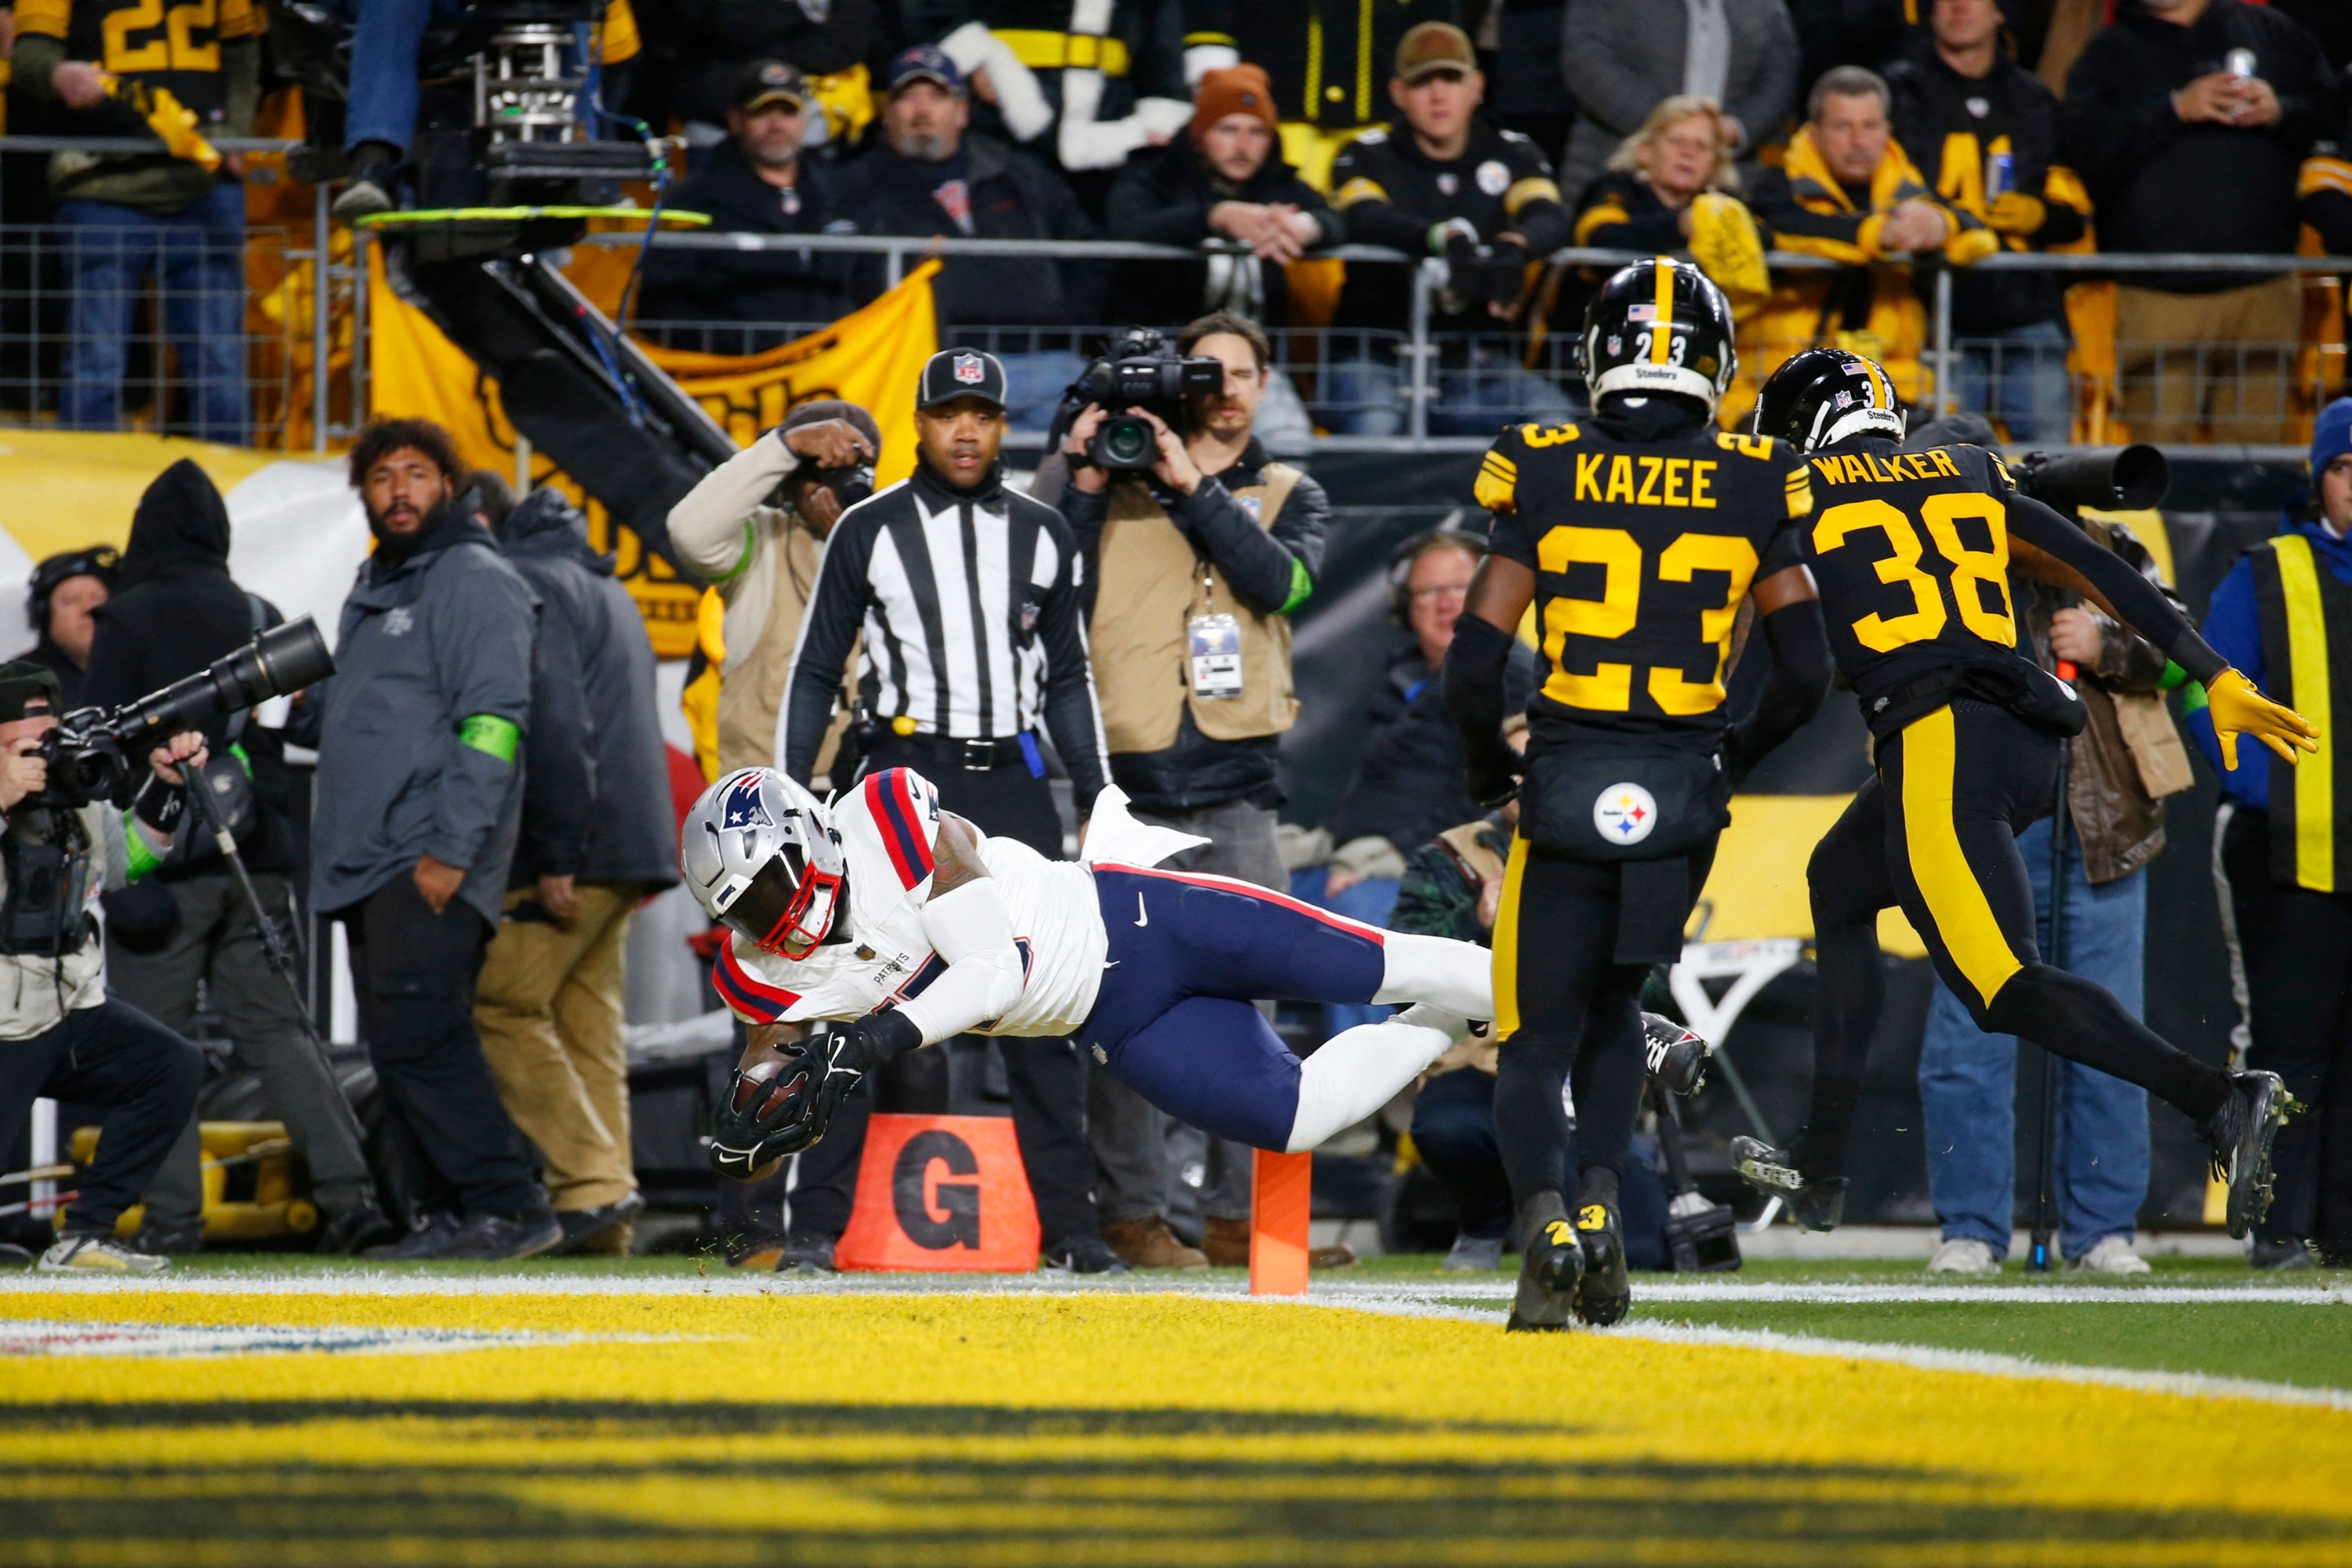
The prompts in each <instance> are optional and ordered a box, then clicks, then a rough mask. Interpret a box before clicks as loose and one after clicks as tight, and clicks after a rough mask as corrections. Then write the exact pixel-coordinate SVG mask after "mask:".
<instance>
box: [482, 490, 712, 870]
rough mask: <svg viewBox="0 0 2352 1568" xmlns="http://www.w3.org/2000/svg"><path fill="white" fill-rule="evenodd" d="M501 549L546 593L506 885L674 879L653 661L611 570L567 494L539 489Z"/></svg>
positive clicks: (502, 537)
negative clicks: (548, 879) (516, 837)
mask: <svg viewBox="0 0 2352 1568" xmlns="http://www.w3.org/2000/svg"><path fill="white" fill-rule="evenodd" d="M499 547H500V548H501V549H503V550H504V551H505V552H506V556H507V559H508V560H509V562H511V563H513V564H514V568H515V570H516V571H518V572H520V573H521V574H522V576H523V581H524V582H526V583H528V584H530V588H531V592H533V593H535V594H537V595H539V645H538V653H537V658H536V661H535V664H534V667H533V669H532V679H531V714H530V728H529V729H528V731H526V732H525V736H526V738H525V741H524V758H525V762H524V767H523V781H524V782H523V807H522V840H521V842H520V844H518V845H517V846H516V847H515V857H514V863H513V868H512V869H511V870H510V871H509V875H508V885H509V887H516V888H524V887H529V886H530V885H531V884H532V883H533V882H535V881H536V880H538V879H539V878H540V877H541V876H542V875H553V876H574V877H577V878H578V879H580V880H582V881H583V882H604V883H627V884H633V885H635V887H637V888H639V889H643V890H646V891H651V890H654V889H660V888H667V887H670V886H672V885H674V884H675V883H676V882H677V849H676V846H675V843H674V841H673V834H674V831H675V829H674V824H675V823H676V820H677V818H676V817H675V816H674V815H673V814H672V811H671V806H670V794H669V756H668V753H667V751H666V750H665V748H664V744H663V742H662V735H661V720H660V717H659V715H658V711H657V710H656V706H655V704H656V696H655V693H654V649H653V644H652V643H651V642H650V641H649V640H648V639H647V638H646V623H645V619H644V617H643V616H640V615H639V614H638V612H637V605H636V601H635V600H634V599H632V598H631V597H630V596H629V591H628V590H627V589H626V588H624V587H623V586H621V584H620V583H619V582H618V581H617V580H616V579H615V578H614V575H613V558H612V557H611V556H609V555H600V554H598V553H597V552H595V551H594V550H593V549H592V548H590V546H589V543H588V520H587V519H586V518H584V517H583V516H582V515H581V514H580V512H579V510H577V509H576V508H574V507H573V506H572V504H571V502H569V501H567V500H564V498H563V495H562V492H561V491H558V490H551V489H539V490H533V491H532V492H531V493H530V495H528V496H526V497H524V498H523V500H522V501H521V503H520V504H519V505H518V506H516V508H515V509H514V510H513V511H511V512H509V514H508V516H507V520H506V521H505V522H504V523H502V524H500V525H499Z"/></svg>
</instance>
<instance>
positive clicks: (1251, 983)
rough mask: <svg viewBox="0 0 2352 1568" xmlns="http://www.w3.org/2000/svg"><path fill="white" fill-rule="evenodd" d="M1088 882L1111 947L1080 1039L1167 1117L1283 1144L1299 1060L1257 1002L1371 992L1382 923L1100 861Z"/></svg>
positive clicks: (1375, 987)
mask: <svg viewBox="0 0 2352 1568" xmlns="http://www.w3.org/2000/svg"><path fill="white" fill-rule="evenodd" d="M1095 889H1096V893H1097V897H1098V898H1099V899H1100V900H1101V901H1102V911H1103V924H1104V926H1105V928H1106V929H1107V930H1108V933H1109V937H1110V951H1109V953H1108V960H1107V962H1108V968H1106V969H1105V970H1104V971H1103V982H1102V991H1101V994H1099V995H1098V996H1097V998H1096V1001H1095V1007H1094V1011H1093V1012H1092V1013H1090V1014H1088V1015H1087V1020H1086V1022H1085V1023H1084V1024H1082V1025H1080V1026H1078V1031H1077V1034H1076V1036H1075V1038H1076V1040H1077V1042H1078V1044H1079V1045H1080V1046H1082V1047H1085V1048H1087V1049H1088V1050H1090V1051H1092V1052H1093V1053H1094V1058H1095V1060H1096V1061H1097V1062H1099V1063H1101V1064H1103V1065H1104V1066H1106V1067H1108V1068H1110V1070H1111V1071H1112V1072H1114V1073H1117V1074H1118V1076H1119V1077H1120V1078H1121V1079H1124V1080H1125V1081H1126V1082H1127V1084H1128V1086H1129V1088H1131V1089H1134V1090H1135V1091H1136V1092H1137V1093H1138V1094H1139V1095H1141V1096H1143V1098H1144V1099H1146V1100H1150V1102H1151V1103H1152V1104H1154V1105H1156V1106H1158V1107H1159V1108H1160V1110H1164V1111H1167V1112H1168V1113H1169V1114H1170V1115H1171V1116H1175V1117H1179V1118H1181V1119H1182V1120H1183V1121H1189V1122H1191V1123H1192V1124H1193V1125H1194V1126H1196V1127H1199V1128H1201V1129H1202V1130H1203V1131H1207V1132H1211V1133H1213V1134H1215V1135H1216V1136H1218V1137H1221V1138H1231V1139H1234V1140H1235V1141H1236V1142H1243V1143H1247V1144H1250V1145H1252V1146H1254V1147H1256V1148H1260V1149H1283V1148H1286V1147H1287V1146H1288V1143H1289V1141H1290V1134H1291V1129H1292V1127H1293V1125H1294V1124H1295V1123H1296V1121H1297V1116H1298V1088H1299V1066H1300V1064H1299V1059H1298V1058H1297V1057H1296V1056H1293V1055H1292V1054H1291V1052H1290V1049H1289V1047H1286V1046H1285V1045H1284V1044H1283V1043H1282V1040H1281V1037H1279V1036H1277V1035H1276V1033H1275V1032H1274V1026H1273V1025H1271V1024H1269V1023H1267V1022H1266V1020H1265V1015H1263V1014H1261V1013H1260V1012H1259V1011H1258V1010H1257V1008H1256V1006H1255V1004H1254V999H1255V998H1257V997H1261V996H1262V997H1266V998H1269V999H1272V1000H1276V1001H1284V1002H1370V1000H1371V999H1372V997H1373V995H1374V994H1375V993H1377V992H1378V991H1379V990H1380V989H1381V983H1382V980H1383V977H1384V975H1385V973H1386V969H1387V962H1386V959H1385V957H1384V955H1383V952H1382V936H1383V933H1381V931H1375V930H1374V929H1372V928H1371V927H1370V926H1363V925H1358V924H1357V923H1356V922H1355V921H1349V920H1343V919H1341V918H1340V917H1339V916H1338V915H1334V914H1330V913H1328V912H1327V911H1325V910H1318V909H1317V908H1315V907H1314V906H1313V905H1311V904H1305V903H1301V902H1299V901H1298V900H1296V899H1292V898H1287V897H1286V896H1284V895H1282V894H1280V893H1275V892H1269V891H1268V890H1266V889H1263V888H1257V887H1254V886H1251V885H1250V884H1248V883H1245V882H1237V881H1233V880H1230V879H1226V878H1223V877H1206V876H1199V875H1195V874H1192V873H1189V872H1182V871H1163V870H1153V869H1148V868H1141V867H1129V866H1111V865H1101V866H1097V867H1096V868H1095Z"/></svg>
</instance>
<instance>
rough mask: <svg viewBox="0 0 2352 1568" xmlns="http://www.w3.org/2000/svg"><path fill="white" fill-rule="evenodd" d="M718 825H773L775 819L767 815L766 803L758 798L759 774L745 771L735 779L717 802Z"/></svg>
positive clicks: (728, 826)
mask: <svg viewBox="0 0 2352 1568" xmlns="http://www.w3.org/2000/svg"><path fill="white" fill-rule="evenodd" d="M775 825H776V819H775V818H774V817H772V816H769V815H768V805H767V803H766V802H765V801H763V800H762V799H761V798H760V775H759V774H757V773H747V774H746V775H744V776H743V777H742V778H740V779H738V780H736V781H735V784H734V787H732V788H730V790H729V791H728V792H727V798H726V799H725V800H724V801H722V802H721V803H720V804H719V827H720V829H721V830H725V829H729V828H736V827H773V826H775Z"/></svg>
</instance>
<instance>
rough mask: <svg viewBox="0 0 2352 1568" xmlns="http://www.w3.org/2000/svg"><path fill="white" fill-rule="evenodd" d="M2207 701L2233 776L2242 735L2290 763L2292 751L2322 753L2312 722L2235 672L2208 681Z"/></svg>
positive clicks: (2224, 758)
mask: <svg viewBox="0 0 2352 1568" xmlns="http://www.w3.org/2000/svg"><path fill="white" fill-rule="evenodd" d="M2205 698H2206V700H2207V701H2208V702H2209V703H2210V704H2211V711H2212V715H2213V738H2214V739H2215V740H2217V741H2219V742H2221V761H2222V763H2223V764H2224V765H2226V766H2227V767H2228V768H2229V770H2230V771H2231V773H2235V772H2237V771H2238V737H2239V736H2241V735H2252V736H2253V737H2254V738H2255V739H2256V740H2258V741H2260V742H2262V743H2263V745H2265V746H2268V747H2269V748H2270V749H2271V750H2272V751H2273V752H2277V753H2278V754H2279V755H2280V756H2282V757H2284V759H2286V761H2287V762H2288V763H2290V764H2292V763H2294V760H2295V759H2294V750H2293V749H2292V748H2294V747H2296V746H2300V747H2302V748H2303V749H2304V750H2305V751H2306V752H2315V751H2317V750H2319V731H2318V730H2317V729H2316V728H2315V727H2314V726H2313V724H2312V722H2311V721H2310V720H2308V719H2306V718H2305V717H2304V716H2303V715H2302V714H2300V713H2298V712H2296V711H2295V710H2294V709H2292V708H2287V707H2283V706H2281V705H2280V704H2278V703H2276V702H2273V701H2272V700H2270V699H2269V698H2267V697H2265V696H2263V694H2262V692H2261V690H2260V689H2257V688H2256V687H2255V685H2254V683H2253V682H2252V681H2251V680H2248V679H2246V678H2245V677H2244V676H2242V675H2241V674H2239V673H2238V672H2237V671H2236V670H2234V669H2225V670H2223V671H2222V672H2221V674H2219V675H2217V676H2215V677H2214V678H2213V679H2211V680H2209V681H2207V682H2206V683H2205Z"/></svg>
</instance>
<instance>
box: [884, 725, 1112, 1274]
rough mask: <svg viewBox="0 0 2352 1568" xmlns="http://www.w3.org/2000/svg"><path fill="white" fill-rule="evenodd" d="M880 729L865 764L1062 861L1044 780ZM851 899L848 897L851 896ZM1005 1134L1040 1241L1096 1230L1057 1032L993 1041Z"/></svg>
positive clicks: (1079, 1116) (1075, 1068) (1081, 1130)
mask: <svg viewBox="0 0 2352 1568" xmlns="http://www.w3.org/2000/svg"><path fill="white" fill-rule="evenodd" d="M896 739H897V737H895V736H890V735H885V736H883V737H882V738H881V739H880V740H879V741H878V742H876V743H875V746H874V749H873V750H872V751H871V752H868V753H867V755H866V772H868V773H876V772H879V771H880V770H882V769H884V768H892V767H910V768H913V769H914V770H915V771H917V772H918V773H921V774H922V775H923V776H924V777H925V778H927V779H929V781H930V782H931V784H932V786H933V787H934V788H936V789H937V790H938V791H939V792H940V809H942V810H945V811H951V812H954V813H955V814H956V815H957V816H961V817H962V818H964V819H965V820H966V821H968V822H970V823H971V825H972V826H975V827H977V828H979V829H980V830H981V831H982V833H985V834H989V835H991V836H992V837H1002V838H1013V839H1018V840H1019V841H1020V842H1022V843H1024V844H1026V845H1027V846H1029V847H1030V848H1032V849H1034V850H1035V851H1037V853H1038V854H1040V855H1043V856H1045V858H1047V859H1049V860H1058V859H1060V858H1062V818H1061V815H1060V813H1058V812H1056V811H1055V809H1054V793H1053V790H1052V788H1051V787H1050V786H1049V785H1048V784H1046V782H1045V780H1044V779H1041V778H1034V777H1032V776H1031V775H1030V773H1029V770H1028V769H1026V768H1024V767H1022V766H1020V765H1019V764H1017V763H1015V764H1013V765H1012V766H1009V767H994V768H965V767H958V766H954V765H952V764H946V763H941V762H940V761H939V760H938V758H937V757H935V756H934V755H933V754H932V753H931V752H930V750H929V746H928V743H926V744H925V745H924V746H923V747H921V748H917V747H912V746H908V747H898V746H894V745H893V744H892V742H894V741H895V740H896ZM853 896H854V895H853ZM996 1047H997V1049H998V1051H999V1052H1000V1053H1001V1054H1002V1055H1003V1058H1004V1079H1005V1088H1006V1089H1007V1090H1008V1092H1009V1093H1010V1094H1011V1096H1012V1100H1013V1137H1014V1139H1015V1140H1016V1141H1017V1142H1019V1143H1020V1145H1021V1163H1022V1164H1023V1165H1024V1166H1025V1167H1026V1168H1027V1170H1028V1172H1029V1192H1030V1195H1031V1196H1032V1197H1033V1198H1034V1200H1035V1201H1036V1205H1037V1225H1038V1228H1039V1229H1040V1230H1042V1231H1043V1232H1044V1237H1043V1239H1044V1240H1045V1244H1046V1245H1047V1246H1049V1247H1050V1246H1053V1245H1055V1244H1056V1243H1059V1242H1065V1241H1071V1240H1075V1239H1076V1238H1079V1237H1089V1236H1096V1235H1098V1234H1099V1231H1098V1230H1097V1226H1096V1223H1095V1190H1094V1189H1095V1157H1094V1151H1093V1150H1092V1149H1090V1148H1088V1147H1087V1070H1086V1063H1085V1062H1083V1061H1082V1060H1080V1059H1079V1058H1078V1051H1077V1047H1076V1046H1074V1045H1072V1044H1071V1043H1070V1041H1069V1039H1068V1037H1054V1038H1039V1039H1011V1038H1008V1039H999V1040H997V1041H996Z"/></svg>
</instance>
